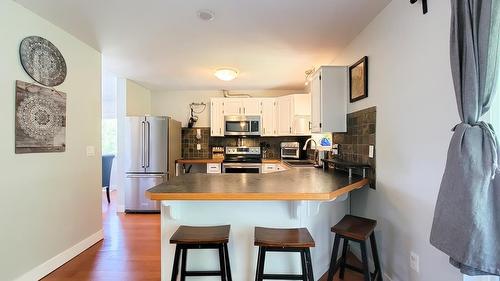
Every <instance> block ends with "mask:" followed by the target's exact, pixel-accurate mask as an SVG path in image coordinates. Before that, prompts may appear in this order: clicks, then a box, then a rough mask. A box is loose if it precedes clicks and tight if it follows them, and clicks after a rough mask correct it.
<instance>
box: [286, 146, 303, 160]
mask: <svg viewBox="0 0 500 281" xmlns="http://www.w3.org/2000/svg"><path fill="white" fill-rule="evenodd" d="M299 152H300V151H299V148H297V147H282V148H281V158H294V159H299V158H300V155H299Z"/></svg>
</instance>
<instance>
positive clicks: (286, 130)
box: [276, 96, 292, 136]
mask: <svg viewBox="0 0 500 281" xmlns="http://www.w3.org/2000/svg"><path fill="white" fill-rule="evenodd" d="M276 107H277V111H276V114H277V117H278V135H280V136H288V135H291V134H292V97H291V96H283V97H279V98H278V99H277V106H276Z"/></svg>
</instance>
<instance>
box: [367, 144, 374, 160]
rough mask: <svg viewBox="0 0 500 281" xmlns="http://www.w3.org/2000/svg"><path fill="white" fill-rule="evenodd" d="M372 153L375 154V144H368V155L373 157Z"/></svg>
mask: <svg viewBox="0 0 500 281" xmlns="http://www.w3.org/2000/svg"><path fill="white" fill-rule="evenodd" d="M374 154H375V146H373V145H370V146H369V149H368V157H370V158H373V155H374Z"/></svg>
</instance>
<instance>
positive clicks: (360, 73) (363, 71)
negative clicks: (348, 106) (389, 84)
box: [349, 57, 368, 102]
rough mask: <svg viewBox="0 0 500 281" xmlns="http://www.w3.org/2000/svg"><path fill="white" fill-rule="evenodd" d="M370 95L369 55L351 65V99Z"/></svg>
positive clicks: (356, 99)
mask: <svg viewBox="0 0 500 281" xmlns="http://www.w3.org/2000/svg"><path fill="white" fill-rule="evenodd" d="M366 97H368V57H364V58H362V59H360V60H359V61H357V62H356V63H355V64H353V65H352V66H350V67H349V99H350V101H351V102H355V101H358V100H362V99H364V98H366Z"/></svg>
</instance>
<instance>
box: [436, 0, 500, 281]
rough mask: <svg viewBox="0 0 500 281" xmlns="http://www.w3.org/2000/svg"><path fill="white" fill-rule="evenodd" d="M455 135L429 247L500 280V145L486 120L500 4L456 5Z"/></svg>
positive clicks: (484, 0) (467, 0) (454, 1)
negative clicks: (483, 119) (499, 168)
mask: <svg viewBox="0 0 500 281" xmlns="http://www.w3.org/2000/svg"><path fill="white" fill-rule="evenodd" d="M451 8H452V11H451V13H452V20H451V40H450V54H451V69H452V75H453V82H454V86H455V94H456V99H457V105H458V111H459V115H460V119H461V121H462V122H461V123H460V124H458V125H456V126H455V128H454V134H453V137H452V139H451V143H450V147H449V150H448V158H447V162H446V168H445V172H444V175H443V179H442V182H441V189H440V191H439V196H438V199H437V203H436V208H435V211H434V222H433V225H432V231H431V237H430V242H431V244H432V245H434V246H435V247H436V248H438V249H439V250H441V251H443V252H444V253H446V254H447V255H448V256H450V263H451V264H452V265H454V266H456V267H458V268H459V269H460V270H461V272H462V273H464V274H467V275H500V175H498V176H496V175H497V171H498V159H499V154H498V152H499V150H498V147H497V138H496V136H495V132H494V130H493V128H492V127H491V125H489V124H487V123H485V122H482V121H481V120H480V118H481V116H483V115H484V114H485V113H486V112H488V110H489V108H490V104H491V101H492V100H493V98H494V96H495V92H497V91H498V88H497V86H498V85H497V82H498V77H499V64H500V58H499V56H500V52H499V40H500V38H499V31H500V28H499V26H500V0H451Z"/></svg>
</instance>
